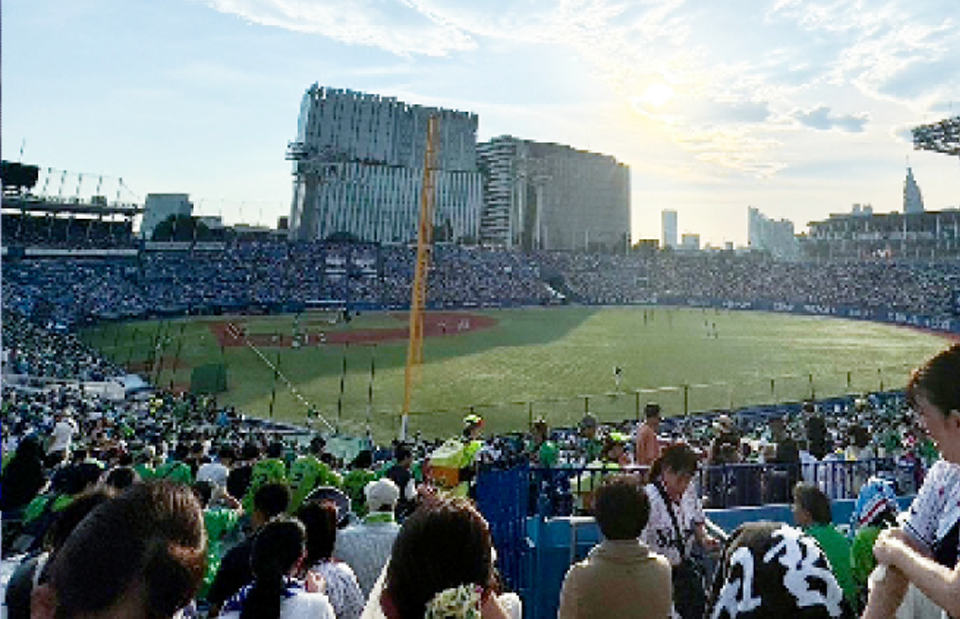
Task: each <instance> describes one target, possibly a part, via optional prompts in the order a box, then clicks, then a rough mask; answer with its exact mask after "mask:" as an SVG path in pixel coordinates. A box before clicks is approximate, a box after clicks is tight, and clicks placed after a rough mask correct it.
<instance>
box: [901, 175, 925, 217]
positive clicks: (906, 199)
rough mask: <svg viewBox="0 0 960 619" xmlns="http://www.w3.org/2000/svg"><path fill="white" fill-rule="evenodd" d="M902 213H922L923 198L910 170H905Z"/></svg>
mask: <svg viewBox="0 0 960 619" xmlns="http://www.w3.org/2000/svg"><path fill="white" fill-rule="evenodd" d="M903 212H904V213H906V214H908V215H909V214H911V213H922V212H923V196H922V195H921V194H920V186H919V185H917V180H916V179H915V178H913V170H912V169H911V168H907V178H906V179H905V180H904V181H903Z"/></svg>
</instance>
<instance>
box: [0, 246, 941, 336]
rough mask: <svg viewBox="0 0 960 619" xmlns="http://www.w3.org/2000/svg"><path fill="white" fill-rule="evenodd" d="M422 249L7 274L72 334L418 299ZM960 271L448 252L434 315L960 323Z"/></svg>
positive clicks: (21, 305)
mask: <svg viewBox="0 0 960 619" xmlns="http://www.w3.org/2000/svg"><path fill="white" fill-rule="evenodd" d="M415 266H416V250H415V248H412V247H408V246H401V245H382V246H380V245H372V244H363V243H275V242H269V243H268V242H252V241H250V242H236V243H228V244H226V245H225V246H223V247H221V248H205V249H202V250H201V249H194V250H189V251H142V252H140V253H139V256H138V257H136V258H127V259H117V258H99V259H91V258H45V259H33V258H22V259H15V260H8V261H7V262H6V263H5V264H4V269H3V296H4V303H5V304H6V305H8V306H10V307H14V308H16V309H17V310H18V311H20V312H22V313H24V314H26V315H30V316H34V317H36V318H39V319H41V320H47V319H52V320H53V321H54V322H60V323H63V324H66V325H72V324H75V323H77V322H81V321H83V320H86V319H91V318H97V317H108V318H115V317H126V316H137V315H143V314H145V313H148V312H156V311H165V312H171V313H179V312H187V311H195V312H204V311H214V310H225V311H242V310H246V309H251V308H258V309H260V310H264V309H266V310H267V311H292V310H291V308H295V307H302V306H304V305H306V304H316V303H321V304H347V305H353V306H360V307H364V308H377V307H382V308H388V307H398V306H404V305H406V304H408V303H409V300H410V299H409V295H410V287H411V284H412V281H413V277H414V271H415ZM958 288H960V262H957V261H938V262H935V263H934V262H922V261H911V262H906V261H902V262H893V261H890V262H833V263H825V264H815V263H789V262H777V261H773V260H771V259H769V258H767V257H763V256H750V255H747V256H736V255H728V254H723V253H719V254H703V255H701V256H678V255H675V254H668V253H660V254H654V255H640V254H635V255H628V256H614V255H607V254H577V253H561V252H535V253H532V254H522V253H519V252H512V251H504V250H496V249H489V248H473V247H461V246H454V245H437V246H436V247H434V248H433V251H432V256H431V261H430V272H429V285H428V302H429V303H431V304H432V306H434V307H475V306H504V305H507V306H510V305H539V304H549V303H555V302H559V301H560V300H561V299H562V298H564V297H567V298H568V299H569V300H572V301H577V302H583V303H590V304H636V303H649V302H655V301H656V300H658V299H661V300H662V299H681V300H694V301H706V300H731V301H734V302H738V301H759V302H782V303H802V304H815V305H819V306H846V307H857V308H863V309H880V308H882V309H888V310H895V311H906V312H915V313H920V314H927V315H934V316H943V315H952V313H953V311H954V309H955V306H954V301H955V296H956V292H957V290H958Z"/></svg>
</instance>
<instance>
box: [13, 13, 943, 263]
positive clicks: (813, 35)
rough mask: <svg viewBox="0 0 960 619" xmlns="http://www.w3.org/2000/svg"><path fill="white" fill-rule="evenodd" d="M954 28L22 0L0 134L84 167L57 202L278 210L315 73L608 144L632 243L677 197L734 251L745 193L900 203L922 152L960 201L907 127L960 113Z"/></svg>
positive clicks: (748, 16) (36, 156)
mask: <svg viewBox="0 0 960 619" xmlns="http://www.w3.org/2000/svg"><path fill="white" fill-rule="evenodd" d="M958 33H960V4H958V3H957V0H910V1H894V0H850V1H847V0H816V1H807V0H724V1H723V2H717V1H716V0H637V1H632V0H553V1H548V0H511V1H506V0H340V1H335V0H163V1H162V2H158V1H156V0H69V1H67V0H5V2H4V3H3V21H2V45H3V58H2V79H3V101H2V103H3V109H2V112H3V116H2V133H3V135H2V138H3V139H2V150H3V157H4V159H18V158H19V156H20V153H19V151H20V149H21V147H23V159H24V161H26V162H30V163H36V164H38V165H40V166H42V167H44V168H47V167H49V168H54V169H55V170H58V171H59V170H68V171H70V172H72V173H83V174H84V179H80V178H78V177H77V176H76V175H75V174H74V175H71V176H70V177H69V180H68V181H67V182H66V183H64V185H66V188H65V189H63V190H62V191H63V193H64V194H73V193H75V192H76V190H77V187H81V189H80V193H81V194H82V193H92V191H93V188H94V187H95V181H94V180H93V179H95V178H97V177H98V176H99V175H104V176H105V177H107V179H105V180H104V183H103V188H104V189H103V190H102V193H108V194H109V195H110V197H111V198H113V197H116V196H115V192H116V191H117V187H119V183H118V181H117V180H116V179H117V178H118V177H122V179H123V184H124V187H125V189H123V190H122V191H121V193H122V195H123V198H124V199H128V198H129V197H133V196H138V197H139V198H140V199H141V200H142V198H143V197H144V196H145V195H146V194H148V193H161V192H183V193H189V194H190V195H191V196H192V198H193V200H194V202H195V204H196V205H197V211H198V212H199V213H201V214H211V215H216V214H222V215H223V216H224V218H225V219H226V220H227V221H228V222H237V221H246V222H250V223H257V222H261V223H268V224H271V225H275V223H276V219H277V216H279V215H286V214H288V212H289V204H290V199H291V186H292V185H291V176H290V165H289V163H288V162H287V161H285V159H284V153H285V149H286V144H287V142H288V141H289V140H291V139H293V138H294V136H295V133H296V126H297V113H298V110H299V105H300V99H301V96H302V94H303V92H304V91H305V90H306V89H307V88H308V87H309V86H310V85H311V84H313V83H314V82H319V83H320V84H321V85H326V86H333V87H338V88H351V89H354V90H360V91H364V92H371V93H378V94H383V95H390V96H395V97H398V98H399V99H401V100H404V101H408V102H411V103H420V104H427V105H437V106H443V107H449V108H454V109H460V110H466V111H471V112H475V113H477V114H479V117H480V129H479V135H478V137H479V139H481V140H485V139H489V138H490V137H493V136H497V135H502V134H511V135H515V136H518V137H522V138H529V139H534V140H541V141H551V142H559V143H563V144H569V145H571V146H574V147H577V148H582V149H587V150H592V151H596V152H601V153H606V154H610V155H613V156H615V157H616V158H617V159H618V160H620V161H622V162H624V163H626V164H628V165H629V166H630V168H631V189H632V211H633V212H632V228H633V230H632V232H633V237H634V238H635V239H636V238H641V237H642V238H658V237H659V235H660V230H659V222H660V211H661V210H662V209H665V208H673V209H676V210H677V211H678V212H679V219H680V229H681V232H699V233H700V234H701V236H702V238H703V240H704V241H709V242H713V243H714V244H720V243H722V242H723V241H727V240H729V241H734V242H736V243H737V244H741V243H744V242H745V241H746V211H747V207H748V206H756V207H758V208H759V209H760V210H761V212H763V213H764V214H766V215H768V216H771V217H774V218H788V219H791V220H793V221H794V222H795V223H796V224H797V226H798V229H801V230H802V229H803V228H804V227H805V225H806V223H807V222H809V221H811V220H818V219H823V218H825V217H827V216H828V214H829V213H833V212H846V211H849V209H850V207H851V205H852V204H853V203H855V202H856V203H869V204H872V205H873V206H874V209H875V210H876V211H879V212H889V211H894V210H900V209H901V207H902V190H903V179H904V176H905V165H906V161H907V158H908V157H909V161H910V164H911V166H912V167H913V170H914V175H915V177H916V179H917V181H918V183H919V184H920V188H921V190H922V192H923V196H924V200H925V203H926V207H927V208H928V209H929V210H935V209H942V208H948V207H958V206H960V162H958V161H957V160H956V158H951V157H948V156H945V155H939V154H935V153H926V152H920V151H913V150H912V147H911V145H910V142H909V128H910V127H912V126H914V125H916V124H917V123H922V122H933V121H936V120H940V119H942V118H945V117H947V116H951V115H958V114H960V34H958ZM51 178H52V182H51V184H50V185H48V190H49V191H48V192H49V193H56V191H55V190H54V187H57V188H59V184H60V179H61V176H59V175H58V173H55V174H53V175H51Z"/></svg>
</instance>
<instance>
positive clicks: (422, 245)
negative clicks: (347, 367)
mask: <svg viewBox="0 0 960 619" xmlns="http://www.w3.org/2000/svg"><path fill="white" fill-rule="evenodd" d="M439 129H440V117H439V116H431V117H430V119H429V121H428V122H427V148H426V152H425V153H424V157H423V187H422V189H421V192H420V225H419V227H418V230H417V269H416V271H415V272H414V275H413V292H412V294H411V299H410V340H409V343H408V344H407V367H406V370H405V371H404V374H403V417H402V418H401V421H400V439H401V440H404V439H406V437H407V423H408V421H409V418H410V402H411V400H412V399H413V388H414V386H415V384H416V383H417V382H419V380H420V373H421V371H422V366H423V312H424V309H425V307H426V305H427V276H428V271H429V268H430V253H431V250H432V249H433V210H434V202H435V198H436V196H435V193H436V192H435V180H434V170H435V168H436V163H437V140H438V139H439V136H440V132H439Z"/></svg>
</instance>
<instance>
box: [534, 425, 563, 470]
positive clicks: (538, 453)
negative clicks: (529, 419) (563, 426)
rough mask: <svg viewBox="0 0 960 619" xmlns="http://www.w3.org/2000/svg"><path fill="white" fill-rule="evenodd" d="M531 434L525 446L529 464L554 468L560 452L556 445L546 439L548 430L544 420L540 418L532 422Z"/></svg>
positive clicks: (548, 433)
mask: <svg viewBox="0 0 960 619" xmlns="http://www.w3.org/2000/svg"><path fill="white" fill-rule="evenodd" d="M531 434H532V437H531V441H530V444H529V445H528V446H527V456H528V457H529V458H530V464H532V465H534V466H546V467H554V466H556V465H557V460H558V459H559V456H560V450H559V449H558V448H557V444H556V443H554V442H553V441H551V440H548V439H547V437H548V436H549V435H550V428H549V426H547V422H546V420H545V419H543V418H540V419H537V420H536V421H534V422H533V427H532V428H531Z"/></svg>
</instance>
